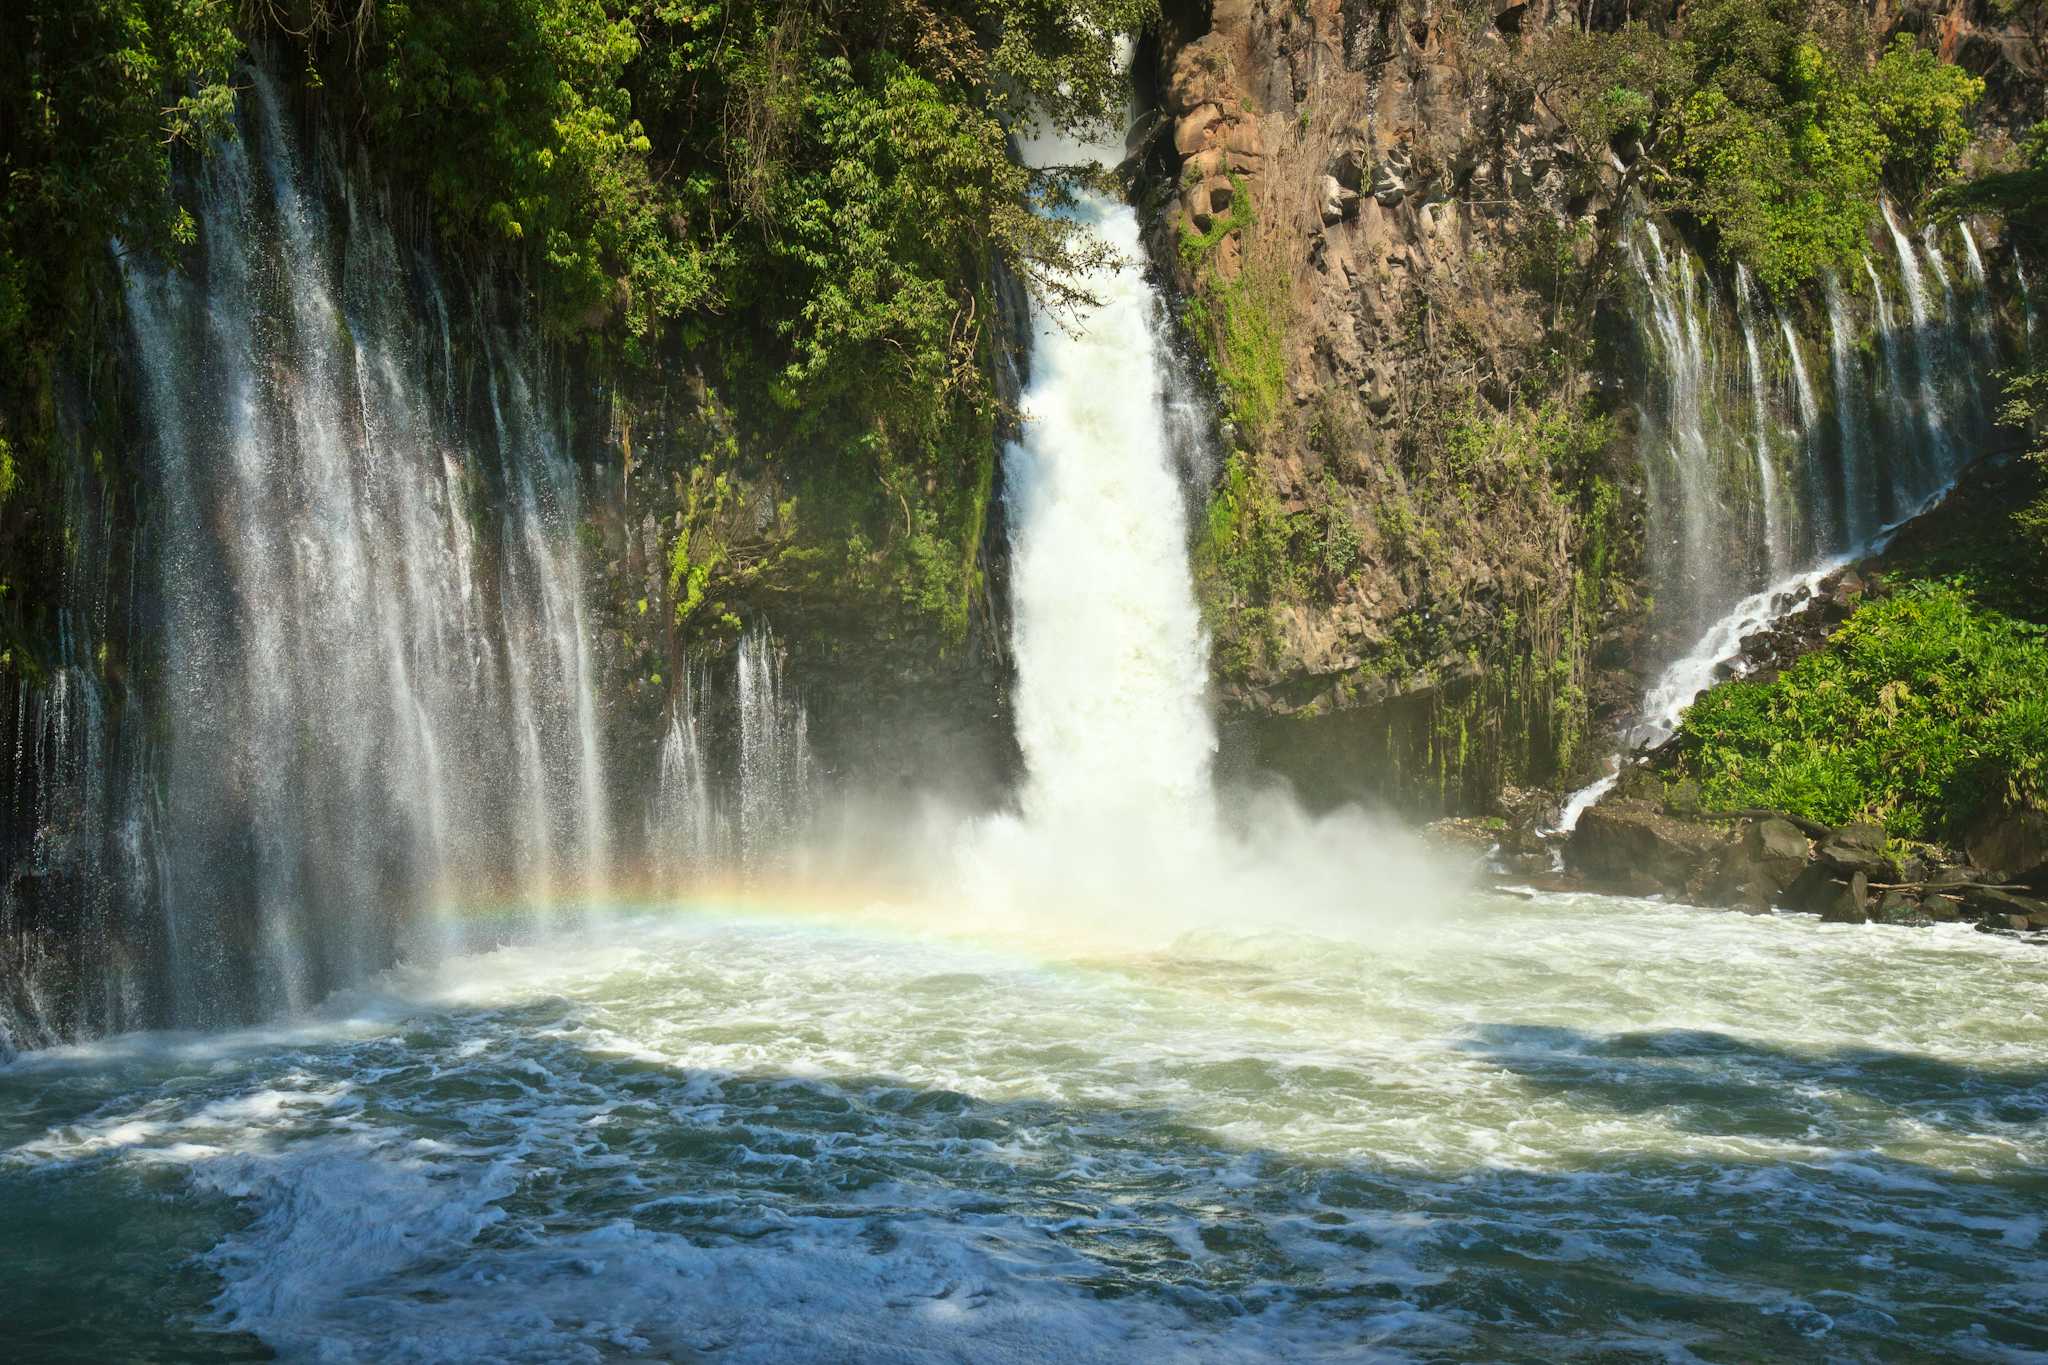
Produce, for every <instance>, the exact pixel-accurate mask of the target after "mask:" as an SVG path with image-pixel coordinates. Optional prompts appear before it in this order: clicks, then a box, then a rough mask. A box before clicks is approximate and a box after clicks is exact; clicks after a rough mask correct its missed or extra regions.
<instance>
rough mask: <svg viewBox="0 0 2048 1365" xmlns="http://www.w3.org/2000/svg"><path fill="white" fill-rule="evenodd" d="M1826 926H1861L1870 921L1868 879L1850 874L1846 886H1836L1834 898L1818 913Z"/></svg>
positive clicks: (1861, 875) (1858, 874)
mask: <svg viewBox="0 0 2048 1365" xmlns="http://www.w3.org/2000/svg"><path fill="white" fill-rule="evenodd" d="M1820 917H1821V919H1822V920H1823V921H1824V922H1826V923H1828V924H1863V923H1866V922H1867V921H1868V920H1869V919H1870V879H1869V878H1868V877H1865V876H1864V875H1863V874H1862V873H1861V872H1855V873H1851V874H1850V877H1849V884H1848V885H1847V886H1837V887H1836V889H1835V894H1834V896H1833V897H1832V898H1831V899H1830V900H1829V901H1828V902H1827V904H1826V905H1825V907H1824V908H1823V909H1822V910H1821V912H1820Z"/></svg>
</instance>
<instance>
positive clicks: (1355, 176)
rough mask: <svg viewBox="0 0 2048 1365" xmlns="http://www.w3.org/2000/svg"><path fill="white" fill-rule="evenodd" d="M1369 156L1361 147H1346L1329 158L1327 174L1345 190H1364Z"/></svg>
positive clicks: (1360, 191) (1362, 191) (1361, 191)
mask: <svg viewBox="0 0 2048 1365" xmlns="http://www.w3.org/2000/svg"><path fill="white" fill-rule="evenodd" d="M1370 161H1371V158H1369V157H1368V156H1366V154H1365V148H1363V147H1347V148H1345V149H1344V150H1343V151H1341V152H1339V153H1337V154H1336V155H1335V156H1333V157H1331V158H1330V166H1329V175H1330V178H1331V179H1332V180H1335V181H1336V182H1337V183H1338V184H1340V185H1342V186H1343V187H1344V188H1345V189H1347V190H1357V191H1358V192H1359V193H1361V194H1363V193H1364V192H1365V186H1366V180H1367V166H1368V165H1369V164H1370Z"/></svg>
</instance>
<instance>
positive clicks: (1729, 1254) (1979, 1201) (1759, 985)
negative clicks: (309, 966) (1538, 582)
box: [0, 898, 2048, 1362]
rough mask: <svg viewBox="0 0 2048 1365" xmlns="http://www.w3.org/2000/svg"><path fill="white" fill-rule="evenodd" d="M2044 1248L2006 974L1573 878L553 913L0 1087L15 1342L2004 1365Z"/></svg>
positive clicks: (2041, 1132) (95, 1350)
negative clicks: (317, 995) (315, 1000)
mask: <svg viewBox="0 0 2048 1365" xmlns="http://www.w3.org/2000/svg"><path fill="white" fill-rule="evenodd" d="M939 918H940V919H943V917H942V916H941V917H939ZM2044 1218H2048V957H2044V956H2043V954H2042V953H2041V951H2040V950H2038V949H2036V948H2033V947H2031V946H2029V945H2026V944H2022V943H2019V942H2017V941H2014V940H2010V939H2000V938H1994V937H1991V936H1987V935H1981V934H1976V933H1973V932H1970V931H1968V930H1965V929H1961V928H1942V929H1937V930H1931V931H1900V930H1893V929H1885V928H1881V927H1876V926H1859V927H1850V926H1828V925H1820V924H1817V923H1815V922H1813V921H1811V920H1805V919H1792V918H1784V919H1770V918H1766V919H1751V918H1747V917H1743V916H1738V915H1718V914H1706V913H1702V912H1698V911H1689V910H1681V909H1671V908H1665V907H1659V906H1652V905H1645V904H1640V903H1624V902H1610V901H1600V900H1596V899H1592V898H1576V899H1574V898H1551V899H1545V900H1539V901H1536V902H1519V901H1508V900H1495V899H1491V898H1475V899H1472V900H1470V901H1469V902H1467V903H1464V904H1461V905H1459V906H1458V907H1456V908H1455V909H1451V910H1446V911H1443V912H1441V913H1434V912H1432V913H1423V912H1417V913H1415V914H1413V915H1410V916H1407V917H1405V918H1401V919H1399V920H1391V919H1390V920H1381V921H1366V922H1361V923H1358V924H1356V925H1353V926H1350V928H1349V929H1348V930H1347V931H1344V932H1325V933H1318V934H1309V933H1301V932H1287V933H1271V934H1264V935H1258V936H1250V937H1243V936H1234V935H1222V934H1205V935H1182V936H1178V937H1166V938H1162V939H1160V940H1159V941H1157V942H1156V943H1149V944H1145V943H1140V944H1128V943H1126V944H1123V945H1120V946H1114V947H1109V946H1103V945H1102V944H1099V943H1094V942H1093V941H1092V940H1090V941H1086V942H1082V941H1077V936H1075V935H1071V934H1062V933H1059V932H1052V931H1048V932H1046V933H1044V934H1042V935H1039V936H1038V937H1037V938H1035V939H1022V940H1020V939H1018V938H1016V937H1015V936H1012V937H1010V938H1009V939H1007V940H1006V941H1005V942H1004V943H1002V944H1001V945H1000V946H998V945H996V944H995V943H993V942H990V941H976V940H974V939H971V938H962V937H955V936H951V935H948V934H945V933H939V932H934V931H933V927H932V920H931V919H930V918H929V917H927V918H926V919H923V920H920V921H919V922H916V923H911V922H899V921H895V920H891V919H890V918H888V917H886V916H884V917H881V918H876V919H868V920H857V921H851V922H849V921H846V920H844V919H829V920H828V919H818V918H814V917H809V916H799V915H781V916H778V915H768V916H762V915H747V916H740V915H736V914H727V913H722V912H719V911H716V910H708V909H700V910H682V909H673V910H664V911H636V912H630V913H628V912H620V913H615V914H600V913H593V914H592V915H591V916H590V917H589V918H588V920H587V921H585V922H581V923H576V924H571V925H566V926H564V932H563V934H562V936H561V937H560V938H558V939H554V940H550V941H549V942H547V943H542V944H529V945H525V946H517V947H509V948H505V949H502V950H499V951H496V952H492V953H486V954H481V955H478V956H473V957H469V958H465V959H461V960H458V961H455V962H451V963H448V964H445V965H443V966H441V967H439V968H436V969H434V970H432V971H418V972H407V971H400V972H396V973H393V974H391V975H389V976H388V977H386V978H384V979H383V980H381V981H380V982H378V983H377V984H376V986H375V987H374V988H373V989H369V990H365V991H362V992H358V993H355V994H352V995H350V996H347V997H344V998H341V999H337V1000H334V1001H330V1002H329V1003H328V1004H327V1005H326V1006H325V1007H323V1008H322V1009H321V1010H320V1011H318V1012H317V1013H316V1014H315V1015H313V1016H312V1017H309V1018H306V1019H303V1020H299V1021H295V1022H293V1023H290V1024H285V1025H279V1026H277V1027H274V1028H270V1029H265V1030H256V1031H249V1032H244V1033H240V1034H233V1035H226V1036H215V1037H199V1036H188V1035H179V1036H166V1035H149V1036H137V1037H128V1038H118V1039H113V1040H108V1041H106V1042H102V1043H98V1044H94V1045H90V1046H85V1047H79V1048H74V1049H64V1050H59V1051H56V1052H50V1053H44V1054H35V1055H31V1056H28V1057H25V1058H23V1059H21V1060H19V1061H17V1062H16V1063H14V1064H13V1065H11V1066H9V1067H6V1068H4V1069H0V1221H4V1226H5V1227H6V1229H7V1235H6V1236H5V1238H4V1239H0V1321H4V1322H5V1323H6V1324H7V1328H6V1331H7V1333H8V1335H7V1346H6V1349H5V1350H4V1351H0V1355H5V1356H7V1357H8V1358H10V1359H23V1360H80V1361H88V1360H90V1361H104V1360H121V1359H156V1360H174V1359H208V1360H211V1359H235V1358H267V1357H268V1356H270V1355H271V1354H272V1353H275V1354H277V1355H279V1356H283V1357H286V1358H292V1359H316V1360H331V1361H358V1360H359V1361H389V1360H451V1361H452V1360H462V1361H471V1360H536V1361H540V1360H546V1361H556V1360H614V1359H661V1360H715V1361H762V1362H768V1361H777V1362H780V1361H852V1360H861V1361H865V1360H884V1361H920V1362H922V1361H1037V1360H1048V1361H1053V1360H1056V1361H1091V1360H1100V1361H1125V1360H1146V1361H1161V1360H1165V1361H1171V1360H1189V1361H1210V1360H1216V1361H1236V1360H1244V1361H1252V1360H1344V1361H1352V1360H1377V1359H1396V1360H1398V1359H1420V1360H1532V1361H1533V1360H1551V1359H1560V1358H1565V1359H1582V1360H1601V1361H1635V1360H1644V1361H1648V1360H1659V1361H1662V1360H1681V1361H1682V1360H1711V1361H1736V1360H1756V1359H1811V1360H1925V1359H1936V1358H1940V1359H1977V1360H2021V1359H2030V1358H2039V1357H2041V1356H2042V1354H2043V1353H2044V1352H2048V1247H2044V1244H2043V1237H2042V1231H2043V1221H2044Z"/></svg>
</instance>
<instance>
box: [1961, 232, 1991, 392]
mask: <svg viewBox="0 0 2048 1365" xmlns="http://www.w3.org/2000/svg"><path fill="white" fill-rule="evenodd" d="M1956 235H1957V236H1958V237H1960V238H1961V239H1962V243H1963V265H1964V266H1965V268H1966V269H1968V271H1969V273H1970V334H1971V336H1972V338H1973V339H1974V340H1975V341H1976V344H1977V345H1978V347H1980V348H1981V349H1982V350H1983V351H1984V352H1985V353H1986V354H1991V353H1993V352H1994V351H1995V350H1996V348H1997V345H1998V341H1997V338H1996V337H1995V336H1994V335H1993V334H1992V326H1991V295H1990V283H1991V282H1990V281H1989V280H1988V279H1986V278H1985V275H1984V257H1983V256H1982V255H1981V254H1979V253H1978V251H1977V238H1976V237H1975V236H1974V235H1973V234H1972V233H1971V231H1970V224H1969V223H1968V221H1966V220H1964V219H1961V218H1958V219H1957V220H1956ZM1971 377H1972V379H1976V378H1977V376H1975V375H1974V374H1973V375H1972V376H1971ZM1976 387H1977V388H1978V389H1979V390H1981V389H1982V387H1983V386H1982V383H1981V382H1979V383H1978V384H1977V385H1976Z"/></svg>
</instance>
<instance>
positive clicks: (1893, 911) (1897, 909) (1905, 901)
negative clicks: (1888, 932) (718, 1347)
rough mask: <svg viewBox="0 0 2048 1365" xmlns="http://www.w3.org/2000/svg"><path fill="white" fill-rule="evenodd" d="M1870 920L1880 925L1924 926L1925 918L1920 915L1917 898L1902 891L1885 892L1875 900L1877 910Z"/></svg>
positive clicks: (1873, 912)
mask: <svg viewBox="0 0 2048 1365" xmlns="http://www.w3.org/2000/svg"><path fill="white" fill-rule="evenodd" d="M1871 918H1872V919H1875V920H1876V921H1878V922H1879V923H1880V924H1925V923H1927V916H1925V915H1923V914H1921V913H1920V902H1919V900H1918V899H1917V898H1915V897H1913V896H1909V895H1907V894H1906V893H1905V892H1903V891H1887V892H1885V893H1884V894H1883V895H1882V896H1880V897H1878V899H1877V908H1876V909H1875V910H1874V911H1872V912H1871Z"/></svg>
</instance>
